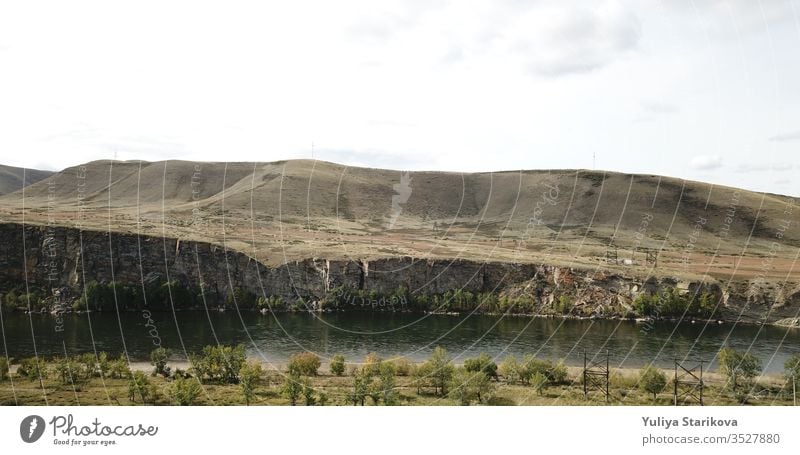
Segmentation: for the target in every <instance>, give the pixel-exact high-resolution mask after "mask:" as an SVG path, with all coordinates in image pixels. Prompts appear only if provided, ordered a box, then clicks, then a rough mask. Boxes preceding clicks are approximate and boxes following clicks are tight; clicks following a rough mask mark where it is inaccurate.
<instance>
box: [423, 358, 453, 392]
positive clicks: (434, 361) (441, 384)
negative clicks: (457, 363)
mask: <svg viewBox="0 0 800 455" xmlns="http://www.w3.org/2000/svg"><path fill="white" fill-rule="evenodd" d="M424 367H425V371H427V372H429V377H430V379H431V381H432V385H433V387H434V389H435V390H436V392H437V393H438V394H439V395H447V385H448V383H449V382H450V379H451V378H452V377H453V372H454V370H455V368H454V367H453V364H452V362H451V361H450V358H449V357H448V356H447V351H446V350H445V349H444V348H442V347H440V346H437V347H436V349H434V350H433V354H431V356H430V358H429V359H428V360H427V361H426V362H425V364H424Z"/></svg>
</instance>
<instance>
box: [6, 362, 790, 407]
mask: <svg viewBox="0 0 800 455" xmlns="http://www.w3.org/2000/svg"><path fill="white" fill-rule="evenodd" d="M250 360H251V361H257V359H250ZM260 364H261V366H262V369H263V371H262V372H261V373H260V376H259V381H258V384H257V386H256V387H255V389H254V393H253V395H252V396H251V397H250V400H249V404H250V405H289V404H291V402H290V400H289V399H288V398H287V397H286V396H285V394H284V384H285V383H286V380H287V372H286V365H276V364H270V363H265V362H260ZM410 365H411V369H412V370H413V369H415V368H420V367H421V366H422V364H421V363H412V364H410ZM46 366H47V368H54V367H55V364H54V363H51V362H48V363H47V364H46ZM167 366H168V367H169V368H170V370H171V371H172V372H175V371H187V370H188V369H189V366H190V365H189V364H188V362H182V361H169V362H168V363H167ZM362 366H363V364H362V363H353V364H349V363H348V364H347V365H346V369H345V372H344V374H342V375H341V376H339V375H336V374H334V373H332V372H331V368H330V364H329V363H323V364H322V365H321V366H320V368H319V370H318V373H317V375H311V376H307V377H304V378H303V382H304V384H306V386H308V387H310V388H311V389H313V394H314V396H315V397H317V398H316V399H315V401H314V403H313V404H315V405H320V404H323V405H328V406H342V405H352V404H353V403H352V392H353V386H354V381H355V380H356V377H355V376H354V375H357V374H356V373H355V371H359V369H361V368H362ZM454 367H456V369H459V368H460V367H461V365H460V364H458V365H454ZM18 368H19V366H18V365H13V366H12V368H11V377H10V378H9V379H6V380H3V381H0V405H6V406H9V405H44V404H47V405H56V406H59V405H64V406H68V405H141V404H142V403H141V400H138V401H136V399H135V397H134V400H131V396H130V387H129V386H130V383H131V381H130V380H129V379H125V378H110V377H106V378H91V379H88V380H86V381H80V382H78V383H64V381H62V380H59V379H57V378H56V377H54V376H53V375H52V374H50V375H48V377H47V378H44V379H43V380H42V381H39V380H38V379H37V378H34V379H29V378H26V377H21V376H20V375H18V374H17V370H18ZM130 368H131V370H132V371H134V372H136V371H138V372H143V373H145V374H146V377H147V378H148V379H147V380H148V381H149V382H150V384H151V385H152V393H153V396H152V399H151V400H150V401H148V404H151V405H152V404H155V405H170V404H174V403H173V402H172V400H171V398H170V393H171V392H170V387H172V386H173V385H174V382H175V380H174V378H165V377H163V376H160V375H152V376H151V375H150V373H151V372H152V371H153V366H152V365H150V364H149V363H145V362H134V363H131V364H130ZM394 371H395V373H394V375H393V379H392V382H393V384H394V385H393V387H392V390H393V393H395V394H396V402H395V403H394V404H396V405H409V406H419V405H423V406H440V405H446V406H447V405H457V404H459V401H458V400H457V399H456V398H454V397H453V396H450V395H437V394H436V393H432V392H431V391H430V390H425V389H424V388H423V389H421V388H420V385H419V382H418V381H419V379H417V378H416V377H415V376H414V375H413V374H411V373H409V372H402V373H401V372H400V370H399V369H395V370H394ZM660 371H661V372H662V373H663V374H664V376H665V377H666V378H667V380H668V381H669V382H668V383H667V384H665V386H664V388H663V390H662V391H661V392H659V393H656V396H655V398H654V397H653V395H652V393H650V392H647V391H645V390H642V388H641V384H640V378H641V376H640V374H641V370H639V369H635V368H613V367H612V368H611V369H610V372H609V395H608V401H606V397H605V395H604V394H603V393H602V391H600V390H599V389H596V388H592V389H590V392H589V394H588V396H584V389H583V384H582V372H583V369H582V368H580V367H568V368H567V376H566V378H564V380H563V381H560V382H559V383H558V384H551V385H548V386H547V387H544V388H543V389H541V390H540V389H537V388H536V387H534V386H531V385H525V384H521V383H510V382H509V381H508V378H504V377H502V376H501V377H500V378H498V379H496V380H491V381H489V382H488V383H487V389H486V390H487V396H486V397H485V399H484V400H483V401H482V402H481V404H484V405H494V406H516V405H530V406H538V405H545V406H554V405H556V406H558V405H561V406H572V405H577V406H584V405H626V406H639V405H673V404H674V398H673V394H672V385H671V379H672V378H673V375H674V371H671V370H660ZM181 374H183V373H181ZM703 379H704V383H705V387H704V390H703V395H704V404H705V405H714V406H732V405H741V404H742V403H741V402H740V400H739V399H738V398H736V397H734V396H733V395H732V394H731V393H730V392H729V391H728V390H727V388H726V387H725V378H724V377H723V376H722V375H720V374H719V373H717V372H711V373H709V372H705V373H704V375H703ZM195 381H196V380H195ZM751 390H752V393H751V396H750V398H749V399H748V400H747V403H746V404H748V405H791V404H792V396H791V387H789V388H787V383H786V380H785V379H784V378H783V377H781V376H780V375H775V374H770V375H763V376H761V377H759V378H758V379H757V381H756V382H754V383H753V385H752V389H751ZM321 397H324V399H323V402H322V403H320V400H319V399H320V398H321ZM376 403H377V402H376ZM194 404H196V405H223V406H237V405H244V404H245V401H244V398H243V397H242V394H241V386H240V385H239V384H222V383H205V382H204V383H201V384H199V389H198V394H197V397H196V399H195V401H194ZM297 404H298V405H302V404H304V402H303V399H302V398H301V399H300V400H299V401H298V402H297ZM364 404H366V405H369V404H374V403H372V402H371V401H370V400H367V401H365V403H364ZM473 404H477V403H473ZM685 404H689V405H690V404H698V403H696V402H693V401H690V402H687V403H685Z"/></svg>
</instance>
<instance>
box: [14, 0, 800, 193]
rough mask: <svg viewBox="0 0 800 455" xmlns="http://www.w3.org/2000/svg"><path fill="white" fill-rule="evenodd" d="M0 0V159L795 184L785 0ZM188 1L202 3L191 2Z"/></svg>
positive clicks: (793, 5) (797, 19) (793, 87)
mask: <svg viewBox="0 0 800 455" xmlns="http://www.w3.org/2000/svg"><path fill="white" fill-rule="evenodd" d="M8 3H10V2H6V1H5V0H0V151H1V152H0V153H1V154H2V155H0V162H1V163H3V164H9V165H16V166H26V167H34V168H46V169H59V168H62V167H65V166H68V165H73V164H77V163H80V162H85V161H89V160H94V159H103V158H113V157H114V156H115V155H116V156H117V157H118V158H119V159H145V160H159V159H167V158H179V159H187V160H215V161H234V160H239V161H245V160H246V161H250V160H258V161H272V160H279V159H286V158H298V157H306V158H308V157H311V144H312V142H313V143H314V144H315V157H316V158H319V159H324V160H329V161H336V162H340V163H344V164H350V165H367V166H373V167H388V168H394V169H410V170H417V169H440V170H452V171H489V170H504V169H520V168H537V169H542V168H591V167H592V166H593V159H592V157H593V154H596V156H597V158H596V163H597V164H596V167H597V168H598V169H607V170H614V171H623V172H643V173H655V174H665V175H671V176H677V177H682V178H690V179H697V180H704V181H711V182H715V183H720V184H727V185H733V186H740V187H745V188H749V189H755V190H764V191H771V192H777V193H784V194H791V195H796V196H797V195H800V179H796V178H794V177H795V176H796V175H798V172H800V159H798V158H797V157H798V156H800V153H798V152H800V0H786V1H778V0H776V1H766V0H762V1H760V2H759V1H758V0H728V1H725V0H719V1H702V0H695V1H641V0H640V1H635V2H634V1H631V2H627V1H602V0H592V1H587V2H566V1H563V0H559V1H546V0H532V1H525V0H491V1H485V2H480V1H464V0H462V1H443V0H442V1H439V0H433V1H405V2H401V1H377V0H365V1H354V2H351V1H303V0H300V1H297V0H293V1H286V2H270V5H271V6H267V5H264V4H263V3H266V2H237V1H224V2H223V1H219V2H215V3H216V5H215V6H210V5H209V4H210V3H211V2H171V1H164V0H159V1H154V2H150V1H142V0H138V1H136V2H125V3H124V4H122V2H114V1H109V0H103V1H98V2H84V1H74V0H71V1H68V2H67V1H53V2H40V1H35V0H26V1H21V2H13V4H8ZM199 3H203V5H202V6H201V5H200V4H199Z"/></svg>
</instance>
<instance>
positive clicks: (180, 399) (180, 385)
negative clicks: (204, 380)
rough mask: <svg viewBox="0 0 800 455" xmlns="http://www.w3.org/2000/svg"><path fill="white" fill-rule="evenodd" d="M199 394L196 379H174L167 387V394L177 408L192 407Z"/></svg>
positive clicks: (198, 385) (198, 384)
mask: <svg viewBox="0 0 800 455" xmlns="http://www.w3.org/2000/svg"><path fill="white" fill-rule="evenodd" d="M200 392H201V389H200V383H199V381H198V380H196V379H186V378H183V377H176V378H175V379H174V380H173V381H172V384H170V387H169V394H170V396H171V397H172V399H173V401H175V404H177V405H178V406H191V405H193V404H194V402H195V400H197V397H198V396H200Z"/></svg>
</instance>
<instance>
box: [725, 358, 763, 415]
mask: <svg viewBox="0 0 800 455" xmlns="http://www.w3.org/2000/svg"><path fill="white" fill-rule="evenodd" d="M719 371H720V373H722V374H723V375H724V376H725V377H726V378H727V382H726V386H727V387H728V388H729V389H730V390H731V391H732V392H733V393H734V395H735V396H736V397H737V399H739V400H740V401H742V402H746V401H747V398H748V395H749V394H748V393H742V392H744V391H749V390H750V388H751V386H752V383H753V380H754V379H755V378H756V377H757V376H758V375H759V374H761V361H760V360H759V359H758V358H757V357H756V356H754V355H753V354H750V353H749V352H745V353H742V352H739V351H736V350H735V349H733V348H730V347H725V348H723V349H722V350H721V351H720V352H719Z"/></svg>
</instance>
